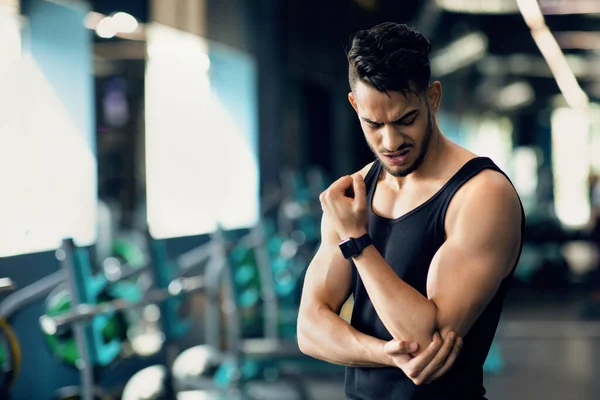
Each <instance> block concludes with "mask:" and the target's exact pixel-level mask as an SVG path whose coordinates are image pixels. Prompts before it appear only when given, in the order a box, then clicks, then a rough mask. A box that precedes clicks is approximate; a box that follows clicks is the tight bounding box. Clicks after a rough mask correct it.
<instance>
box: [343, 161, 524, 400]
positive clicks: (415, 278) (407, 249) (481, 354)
mask: <svg viewBox="0 0 600 400" xmlns="http://www.w3.org/2000/svg"><path fill="white" fill-rule="evenodd" d="M381 169H382V166H381V164H380V163H379V161H375V163H374V164H373V166H372V167H371V169H370V170H369V172H368V174H367V176H366V177H365V184H366V188H367V198H368V204H369V205H371V204H372V201H373V194H374V193H375V189H376V186H377V181H378V180H379V176H380V174H381ZM485 169H492V170H496V171H498V172H500V173H502V174H503V175H504V176H505V177H506V174H504V173H503V172H502V171H501V170H500V169H499V168H498V167H497V166H496V164H494V162H493V161H492V160H490V159H489V158H485V157H478V158H474V159H472V160H470V161H469V162H467V163H466V164H465V165H464V166H463V167H462V168H461V169H460V170H459V171H458V172H457V173H456V174H455V175H454V176H453V177H452V178H450V180H449V181H448V182H447V183H446V184H445V185H444V186H443V187H442V188H441V189H440V190H439V191H438V192H437V193H436V194H435V195H433V196H432V197H431V198H430V199H429V200H428V201H426V202H425V203H423V204H421V205H420V206H418V207H417V208H415V209H413V210H412V211H410V212H408V213H407V214H405V215H403V216H401V217H400V218H397V219H388V218H384V217H381V216H379V215H377V214H375V213H374V212H373V209H372V207H369V226H368V230H369V234H370V235H371V238H372V240H373V244H374V245H375V247H376V248H377V250H378V251H379V252H380V253H381V254H382V255H383V256H384V258H385V259H386V261H387V262H388V264H389V265H390V266H391V267H392V268H393V269H394V271H395V272H396V274H397V275H398V276H399V277H400V278H402V280H404V282H406V283H408V284H409V285H411V286H413V287H414V288H415V289H417V290H418V291H419V292H420V293H421V294H423V296H426V297H427V290H426V283H427V272H428V270H429V265H430V264H431V260H432V259H433V256H434V255H435V253H436V252H437V250H438V249H439V248H440V246H441V245H442V244H443V243H444V240H445V230H444V219H445V215H446V210H447V209H448V204H449V203H450V200H451V199H452V197H453V196H454V194H455V193H456V192H457V191H458V189H459V188H460V187H461V186H462V185H464V184H465V183H466V182H467V181H468V180H469V179H471V178H472V177H474V176H475V175H477V174H478V173H479V172H481V171H483V170H485ZM506 178H507V179H508V177H506ZM521 213H522V224H521V225H522V226H521V229H522V230H523V227H524V226H525V218H524V215H523V209H522V208H521ZM515 266H516V264H515ZM514 269H515V268H513V270H512V272H511V273H510V274H509V276H508V277H507V278H505V279H504V280H503V282H502V283H501V285H500V288H499V289H498V292H497V293H496V295H495V296H494V298H493V299H492V300H491V302H490V303H489V305H488V306H487V308H486V309H485V310H484V311H483V313H482V314H481V315H480V317H479V318H478V319H477V321H476V322H475V323H474V324H473V326H472V328H471V330H470V331H469V332H468V334H467V335H466V336H465V337H464V338H463V348H462V350H461V353H460V354H459V356H458V358H457V359H456V361H455V363H454V366H453V367H452V369H451V370H450V371H448V372H447V373H446V375H444V376H443V377H442V378H440V379H439V380H437V381H434V382H433V383H431V384H429V385H421V386H417V385H415V384H414V383H413V382H412V381H411V380H410V379H409V378H408V377H407V376H406V375H405V374H404V373H403V372H402V370H401V369H399V368H391V367H390V368H363V367H347V368H346V381H345V390H346V397H347V398H348V399H351V400H384V399H385V400H472V399H473V400H474V399H476V400H481V399H484V395H485V388H484V387H483V364H484V362H485V359H486V357H487V354H488V352H489V349H490V346H491V344H492V340H493V338H494V335H495V333H496V328H497V326H498V321H499V319H500V314H501V312H502V305H503V302H504V297H505V295H506V290H507V287H508V284H509V282H510V279H511V278H512V275H513V273H514ZM352 282H353V283H352V293H353V295H354V308H353V311H352V322H351V324H352V326H354V327H355V328H356V329H357V330H359V331H360V332H363V333H365V334H367V335H370V336H374V337H376V338H379V339H383V340H386V341H387V340H391V339H392V336H391V335H390V333H389V332H388V331H387V329H386V328H385V326H384V325H383V323H382V322H381V320H380V319H379V317H378V316H377V313H376V312H375V309H374V308H373V304H372V303H371V300H370V299H369V295H368V294H367V291H366V290H365V287H364V286H363V283H362V281H361V279H360V276H359V275H358V273H357V270H356V267H355V266H354V264H353V265H352Z"/></svg>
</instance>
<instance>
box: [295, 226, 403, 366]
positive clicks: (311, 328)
mask: <svg viewBox="0 0 600 400" xmlns="http://www.w3.org/2000/svg"><path fill="white" fill-rule="evenodd" d="M321 235H322V238H321V246H320V248H319V250H318V251H317V254H316V255H315V257H314V259H313V260H312V262H311V264H310V266H309V267H308V271H307V273H306V278H305V281H304V287H303V289H302V300H301V302H300V310H299V316H298V345H299V346H300V350H301V351H302V352H303V353H305V354H307V355H309V356H311V357H314V358H318V359H320V360H323V361H327V362H330V363H334V364H340V365H346V366H369V367H381V366H394V365H395V364H394V363H393V361H392V359H391V358H390V356H388V355H387V354H386V353H385V351H384V346H385V344H386V342H385V341H383V340H380V339H376V338H374V337H372V336H368V335H365V334H364V333H361V332H359V331H357V330H356V329H354V328H353V327H352V326H351V325H350V324H348V323H347V322H346V321H344V320H343V319H342V318H341V317H340V316H339V312H340V309H341V307H342V305H343V304H344V302H345V301H346V300H347V299H348V297H349V295H350V285H351V280H352V273H351V267H350V263H349V262H348V260H346V259H344V257H343V256H342V254H341V252H340V250H339V248H338V243H339V242H340V238H339V236H338V234H337V233H336V232H335V230H334V229H333V227H332V226H331V225H330V224H329V222H328V220H327V217H326V216H325V215H324V216H323V219H322V222H321Z"/></svg>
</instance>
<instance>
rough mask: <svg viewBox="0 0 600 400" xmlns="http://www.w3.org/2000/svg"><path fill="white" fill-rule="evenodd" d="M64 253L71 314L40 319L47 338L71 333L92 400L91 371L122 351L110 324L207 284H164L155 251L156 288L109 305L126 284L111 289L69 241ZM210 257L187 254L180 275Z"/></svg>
mask: <svg viewBox="0 0 600 400" xmlns="http://www.w3.org/2000/svg"><path fill="white" fill-rule="evenodd" d="M157 243H159V242H154V243H153V245H154V249H156V248H157V247H158V245H157ZM61 250H62V252H61V253H60V255H61V256H60V261H61V265H62V268H63V269H64V270H65V271H66V273H67V277H68V282H69V287H68V289H69V301H68V303H69V307H68V308H70V311H67V312H59V311H57V312H56V313H55V314H53V315H49V314H46V315H43V316H42V317H41V318H40V324H41V326H42V329H43V330H44V332H46V333H47V334H50V335H57V334H60V333H61V332H64V331H65V328H68V327H71V330H72V332H73V334H74V339H75V344H76V356H75V361H74V363H75V365H76V366H77V367H78V368H79V369H80V377H81V383H82V384H81V396H82V398H84V399H86V400H90V399H92V398H93V388H94V368H93V367H94V366H106V365H108V364H109V363H110V362H112V361H114V360H115V359H116V357H117V356H118V355H119V353H120V350H121V344H122V341H121V338H120V337H119V336H118V333H115V331H118V330H117V329H115V328H114V327H112V328H111V324H113V325H114V324H115V322H113V321H114V320H113V319H112V318H114V317H115V316H116V315H117V313H118V312H119V311H124V310H130V309H133V308H138V307H141V306H144V305H148V304H156V303H158V304H162V303H164V302H166V301H169V300H170V299H172V298H176V297H180V296H182V295H184V294H189V293H194V292H198V291H203V290H204V289H205V284H204V279H203V277H202V276H196V277H178V278H174V279H172V280H170V281H166V280H165V279H164V278H165V277H166V276H167V274H166V273H165V272H164V271H161V270H160V268H159V266H162V267H163V268H164V262H163V260H160V259H158V256H157V254H159V255H160V256H164V253H158V252H156V251H155V253H153V254H154V260H153V261H157V264H156V265H155V264H151V268H152V269H153V272H154V273H155V276H156V279H155V284H156V285H157V287H156V288H153V289H149V290H148V291H146V292H145V293H144V294H143V295H140V296H132V297H131V298H127V296H124V295H123V294H117V295H116V296H114V297H115V298H112V299H105V298H103V295H104V293H106V292H114V291H115V288H119V287H122V286H121V284H126V282H122V281H119V282H117V283H113V284H111V285H110V286H108V285H107V284H108V281H107V279H106V277H104V276H102V275H92V273H91V266H90V263H89V259H88V257H87V251H86V250H84V249H81V248H77V247H76V246H75V245H74V243H73V241H72V240H70V239H69V240H65V241H63V245H62V248H61ZM210 254H211V253H210V252H209V251H207V250H206V249H203V250H198V251H196V252H194V253H192V254H186V255H185V257H183V258H181V259H180V260H181V265H180V267H181V268H180V269H181V271H177V272H182V271H184V272H188V271H189V270H191V269H192V268H193V267H194V266H195V264H196V263H197V262H199V260H198V258H200V259H201V260H200V261H203V259H204V258H208V256H209V255H210ZM199 256H200V257H199ZM107 288H108V289H109V290H107ZM124 292H126V291H124ZM134 297H136V298H134ZM64 303H66V302H65V301H64V300H63V302H62V304H64ZM55 309H56V307H55ZM168 311H170V310H168ZM163 315H165V314H163ZM165 325H166V326H167V335H172V334H173V333H174V332H175V330H174V329H169V327H168V323H167V324H165ZM171 328H172V327H171ZM107 331H108V332H109V333H108V334H107ZM111 331H112V332H111ZM175 333H176V332H175ZM72 353H73V352H72Z"/></svg>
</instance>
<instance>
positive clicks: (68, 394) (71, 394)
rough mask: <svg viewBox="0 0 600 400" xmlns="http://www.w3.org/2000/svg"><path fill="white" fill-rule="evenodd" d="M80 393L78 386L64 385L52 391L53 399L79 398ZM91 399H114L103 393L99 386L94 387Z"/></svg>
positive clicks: (74, 399)
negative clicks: (54, 391)
mask: <svg viewBox="0 0 600 400" xmlns="http://www.w3.org/2000/svg"><path fill="white" fill-rule="evenodd" d="M81 398H82V393H81V388H80V387H79V386H66V387H63V388H60V389H58V390H57V391H56V393H54V396H53V400H81ZM93 400H114V398H113V397H112V396H110V395H109V394H108V393H105V392H104V391H103V390H102V389H101V388H99V387H96V388H94V397H93Z"/></svg>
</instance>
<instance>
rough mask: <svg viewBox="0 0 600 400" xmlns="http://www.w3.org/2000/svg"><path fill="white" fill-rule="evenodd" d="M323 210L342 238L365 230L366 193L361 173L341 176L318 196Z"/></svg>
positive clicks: (358, 234) (366, 213) (354, 235)
mask: <svg viewBox="0 0 600 400" xmlns="http://www.w3.org/2000/svg"><path fill="white" fill-rule="evenodd" d="M319 200H320V201H321V207H322V208H323V212H324V213H326V214H327V217H328V218H329V219H330V220H331V222H332V224H333V226H334V227H335V230H336V231H337V233H338V235H339V236H340V238H341V239H342V240H345V239H347V238H349V237H354V238H356V237H359V236H362V234H363V233H366V232H367V222H368V220H369V215H368V210H367V193H366V188H365V182H364V180H363V177H362V175H360V174H355V175H353V176H343V177H341V178H340V179H338V180H337V181H335V182H334V183H333V184H332V185H331V186H330V187H329V188H328V189H327V190H325V191H324V192H323V193H321V196H320V197H319Z"/></svg>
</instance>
